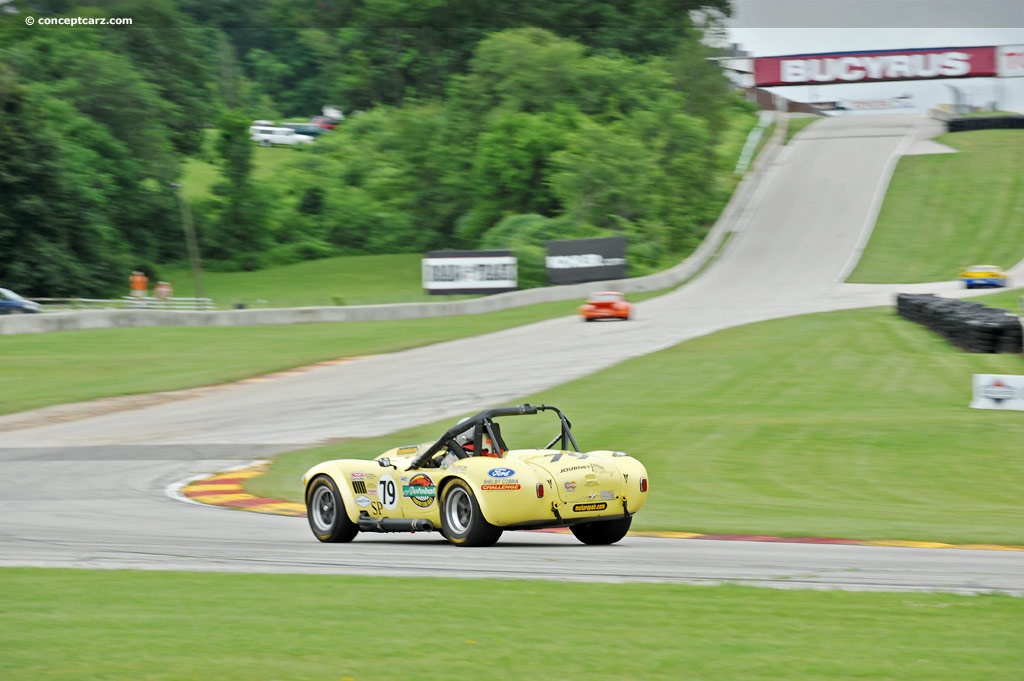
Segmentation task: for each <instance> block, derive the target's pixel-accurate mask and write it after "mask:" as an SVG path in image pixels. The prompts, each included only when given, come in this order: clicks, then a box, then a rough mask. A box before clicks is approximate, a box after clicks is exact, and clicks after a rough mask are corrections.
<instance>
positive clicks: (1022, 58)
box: [996, 45, 1024, 78]
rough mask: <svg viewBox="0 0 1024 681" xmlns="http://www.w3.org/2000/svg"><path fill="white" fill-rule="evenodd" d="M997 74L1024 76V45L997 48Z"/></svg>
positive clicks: (1001, 76) (1003, 76)
mask: <svg viewBox="0 0 1024 681" xmlns="http://www.w3.org/2000/svg"><path fill="white" fill-rule="evenodd" d="M996 74H997V75H998V76H999V77H1000V78H1013V77H1017V76H1024V45H1003V46H1002V47H997V48H996Z"/></svg>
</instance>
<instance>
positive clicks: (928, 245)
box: [849, 130, 1024, 284]
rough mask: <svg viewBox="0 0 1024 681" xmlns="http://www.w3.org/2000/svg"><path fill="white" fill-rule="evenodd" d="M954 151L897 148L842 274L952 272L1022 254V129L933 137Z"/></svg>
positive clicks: (1009, 261) (889, 279) (892, 279)
mask: <svg viewBox="0 0 1024 681" xmlns="http://www.w3.org/2000/svg"><path fill="white" fill-rule="evenodd" d="M936 141H938V142H941V143H942V144H945V145H947V146H950V147H954V148H956V149H958V150H959V151H960V153H957V154H929V155H923V156H905V157H903V158H902V159H900V161H899V165H898V166H897V169H896V173H895V174H894V176H893V178H892V182H891V183H890V185H889V190H888V192H887V193H886V196H885V202H884V203H883V205H882V210H881V212H880V214H879V216H878V222H877V225H876V227H875V229H874V231H873V232H872V234H871V241H870V243H869V244H868V248H867V249H866V250H865V252H864V255H863V256H862V257H861V259H860V262H859V263H858V265H857V267H856V269H855V270H854V271H853V274H852V275H851V276H850V279H849V281H851V282H857V283H868V284H877V283H909V282H921V281H948V280H950V279H955V278H956V276H957V272H958V271H959V270H960V268H962V267H967V266H969V265H980V264H987V265H999V266H1001V267H1004V268H1009V267H1012V266H1013V265H1015V264H1016V263H1017V262H1019V261H1020V260H1021V259H1022V258H1024V239H1022V238H1021V225H1024V130H979V131H975V132H958V133H948V134H945V135H941V136H939V137H937V138H936Z"/></svg>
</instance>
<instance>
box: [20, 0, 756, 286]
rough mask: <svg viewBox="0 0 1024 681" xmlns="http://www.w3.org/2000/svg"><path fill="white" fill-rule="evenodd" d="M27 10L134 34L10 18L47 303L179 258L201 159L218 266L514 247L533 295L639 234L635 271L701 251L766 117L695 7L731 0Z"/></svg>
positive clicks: (30, 212)
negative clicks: (552, 263)
mask: <svg viewBox="0 0 1024 681" xmlns="http://www.w3.org/2000/svg"><path fill="white" fill-rule="evenodd" d="M83 5H84V6H87V7H85V8H83V7H82V6H83ZM18 7H19V8H22V9H23V10H24V11H32V12H34V13H35V14H36V15H37V16H45V15H48V14H52V13H54V12H64V13H66V14H67V15H71V16H95V17H101V16H118V17H131V18H132V19H133V22H134V23H133V25H132V26H130V27H116V28H114V27H97V28H92V27H40V26H37V27H35V28H34V29H30V28H28V27H26V26H25V25H24V23H23V21H22V18H21V17H20V16H18V15H4V16H0V38H2V39H0V74H2V77H0V105H2V107H3V109H2V111H3V114H2V115H3V118H2V119H0V133H2V137H3V139H0V190H2V194H0V195H2V196H3V197H4V200H3V203H2V204H0V252H2V253H4V254H8V253H17V255H16V256H10V257H3V258H0V282H2V283H3V284H4V285H7V286H11V287H13V288H17V289H19V290H22V292H24V293H27V294H29V295H60V294H63V293H67V294H70V293H74V294H77V295H102V294H108V295H110V294H115V293H119V292H120V291H121V289H122V288H123V284H124V280H125V278H126V276H127V271H128V270H130V269H133V268H138V267H144V268H148V269H150V270H153V269H154V268H157V267H159V265H160V264H161V263H168V262H173V261H180V260H184V259H185V247H184V243H183V238H182V230H181V214H180V212H179V210H178V204H177V197H176V195H175V189H174V185H176V184H179V183H180V182H181V181H182V178H181V172H182V170H181V169H182V161H183V159H184V158H185V157H186V156H192V157H195V158H196V159H201V160H204V161H207V162H211V163H213V164H214V165H215V166H216V168H217V173H218V176H219V178H220V179H219V180H218V181H217V182H216V183H215V185H214V186H213V188H212V194H211V195H210V196H209V197H208V198H205V199H199V200H195V201H193V203H192V212H193V213H194V215H195V223H196V226H197V228H198V230H199V233H200V243H201V246H202V256H203V259H204V263H205V264H206V265H207V266H208V267H213V268H220V269H252V268H257V267H262V266H267V265H273V264H281V263H287V262H294V261H296V260H301V259H307V258H316V257H323V256H327V255H332V254H338V253H384V252H417V251H423V250H427V249H433V248H480V247H491V248H496V247H501V248H515V249H516V250H517V253H519V255H520V260H521V266H520V272H521V278H522V280H523V283H525V284H538V283H543V281H542V280H543V267H542V261H543V247H544V242H545V241H546V240H549V239H555V238H572V237H577V236H596V235H603V234H625V235H627V236H628V237H629V239H628V243H629V244H630V246H629V249H630V260H631V265H632V266H633V272H634V273H640V272H643V271H644V270H645V269H650V268H655V267H661V266H664V265H665V264H667V263H668V261H669V260H670V259H671V258H673V257H678V256H679V255H682V254H685V253H686V252H687V251H688V250H689V249H691V248H692V247H693V246H694V245H695V243H697V242H698V241H699V239H700V238H701V237H702V236H703V234H704V231H705V230H706V228H707V226H708V225H709V224H710V222H711V221H712V220H713V219H714V216H715V215H716V214H717V211H718V210H719V209H720V206H721V205H722V202H723V201H724V199H725V193H726V192H727V191H728V189H729V187H728V186H727V185H723V184H722V183H720V182H718V181H716V178H718V177H720V176H721V175H722V172H721V171H722V168H723V164H722V161H721V160H720V159H719V157H718V148H719V147H718V143H719V141H720V139H721V135H722V133H723V131H725V130H726V129H727V128H728V125H729V122H730V121H736V120H737V118H742V119H746V118H750V119H751V120H752V116H750V112H749V110H748V109H746V108H745V106H744V105H742V104H741V103H739V101H738V100H737V99H736V98H735V96H734V95H733V94H732V93H730V91H729V89H728V87H727V83H726V81H725V80H724V78H723V77H722V75H721V74H720V73H719V72H718V70H717V68H716V67H715V65H714V64H713V63H712V62H710V61H708V60H707V59H706V57H707V56H709V51H708V48H706V47H704V46H703V45H701V44H700V42H699V34H698V33H697V32H696V31H695V30H694V28H693V26H692V25H691V23H690V18H689V14H688V12H689V11H690V10H693V9H711V10H718V11H724V12H727V11H728V3H727V0H629V1H625V0H603V1H602V0H593V1H592V2H588V3H578V2H573V1H565V2H551V1H548V2H540V1H539V0H524V1H523V2H517V3H512V4H508V3H506V4H504V5H495V4H494V3H489V2H480V1H477V0H470V1H466V0H416V1H414V0H300V1H298V2H291V1H289V2H286V1H285V0H266V1H265V2H257V3H241V2H223V3H206V2H198V1H197V0H95V1H93V2H89V1H88V0H83V2H80V3H71V2H67V3H63V2H61V3H55V2H35V3H33V2H30V1H29V2H19V3H18ZM324 105H335V106H339V107H341V108H343V109H344V110H345V111H346V113H347V114H348V118H347V119H346V121H345V122H344V124H343V125H342V126H341V128H340V129H339V130H338V131H336V132H333V133H331V134H329V135H326V136H323V137H321V138H319V139H318V141H317V142H316V143H315V144H314V145H312V146H311V147H310V148H303V149H276V150H273V151H274V153H278V152H280V153H281V154H286V155H287V156H288V159H289V162H288V163H286V164H282V170H281V171H280V172H279V173H278V175H277V176H276V177H275V178H274V179H273V181H267V180H266V179H264V180H262V181H260V180H257V179H256V177H255V175H254V173H253V172H252V171H251V163H252V151H253V146H252V143H251V142H250V141H249V140H248V125H249V123H250V122H251V121H252V120H253V119H256V118H272V119H277V120H281V119H283V118H285V117H289V116H291V117H297V118H300V119H301V118H306V117H309V116H310V115H315V114H317V113H319V111H320V108H321V107H322V106H324ZM8 197H11V198H8ZM58 280H59V281H61V282H62V283H61V284H60V285H57V284H56V283H55V282H56V281H58Z"/></svg>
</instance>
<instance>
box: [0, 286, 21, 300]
mask: <svg viewBox="0 0 1024 681" xmlns="http://www.w3.org/2000/svg"><path fill="white" fill-rule="evenodd" d="M0 296H3V297H4V298H6V299H7V300H25V299H24V298H22V297H21V296H19V295H18V294H17V293H15V292H14V291H10V290H8V289H5V288H0Z"/></svg>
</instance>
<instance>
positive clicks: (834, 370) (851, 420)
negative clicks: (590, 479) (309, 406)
mask: <svg viewBox="0 0 1024 681" xmlns="http://www.w3.org/2000/svg"><path fill="white" fill-rule="evenodd" d="M797 348H799V351H796V352H795V351H794V350H795V349H797ZM974 373H1005V374H1021V373H1024V359H1022V357H1021V356H1019V355H976V354H969V353H965V352H962V351H960V350H957V349H955V348H953V347H951V346H950V345H948V344H947V343H946V342H945V341H944V340H943V339H941V338H940V337H939V336H937V335H935V334H934V333H932V332H930V331H928V330H927V329H925V328H924V327H921V326H919V325H917V324H913V323H911V322H908V321H906V320H904V319H902V318H900V317H898V316H897V315H895V313H894V312H893V310H891V309H888V308H874V309H866V310H854V311H844V312H836V313H829V314H820V315H808V316H803V317H796V318H791V319H782V320H775V321H769V322H764V323H761V324H755V325H751V326H746V327H741V328H736V329H730V330H726V331H722V332H719V333H716V334H713V335H711V336H706V337H703V338H698V339H695V340H691V341H688V342H686V343H683V344H681V345H678V346H676V347H673V348H670V349H667V350H664V351H662V352H658V353H655V354H652V355H648V356H645V357H639V358H636V359H632V360H629V361H627V362H624V363H622V364H620V365H617V366H615V367H613V368H610V369H607V370H605V371H602V372H599V373H597V374H594V375H592V376H588V377H585V378H582V379H579V380H576V381H573V382H571V383H567V384H564V385H562V386H558V387H556V388H553V389H551V390H547V391H544V392H543V393H538V394H534V395H529V396H523V401H530V402H544V403H549V404H555V405H558V406H559V407H561V408H562V409H563V410H565V411H566V413H567V414H568V415H569V417H570V418H571V419H572V421H573V426H574V430H575V431H576V434H577V436H578V440H579V442H580V446H581V448H582V449H584V450H586V449H605V448H607V449H621V450H624V451H627V452H630V453H631V454H633V455H635V456H637V457H638V458H639V459H640V460H641V461H643V462H644V464H645V465H646V466H647V468H648V471H649V473H650V476H651V481H652V482H651V496H650V499H649V501H648V504H647V506H646V507H645V508H644V509H643V511H641V512H640V513H639V514H637V516H636V519H635V520H634V525H633V527H634V529H638V530H688V531H693V532H702V533H751V534H775V535H783V536H838V537H850V538H858V539H905V540H931V541H940V542H950V543H976V542H982V543H987V542H991V543H1001V544H1018V545H1024V507H1022V506H1021V504H1020V499H1021V498H1022V497H1024V458H1022V457H1021V456H1020V452H1019V451H1018V449H1019V447H1018V446H1017V443H1019V442H1022V441H1024V419H1022V418H1020V415H1019V413H1017V412H993V411H984V410H972V409H969V408H968V404H969V403H970V399H971V376H972V374H974ZM483 406H486V405H481V407H483ZM449 425H450V423H448V422H447V421H445V422H439V423H435V424H432V425H430V426H425V427H417V428H413V429H410V430H406V431H402V432H399V433H396V434H394V435H391V436H388V437H381V438H374V439H368V440H358V441H348V442H344V443H340V444H336V445H331V446H327V447H321V448H317V449H315V450H311V451H303V452H295V453H291V454H286V455H282V456H279V457H277V458H276V459H275V460H274V462H273V464H272V467H271V469H270V471H269V473H268V474H267V475H265V476H262V477H261V478H257V479H255V480H253V481H251V483H250V489H251V490H252V491H254V492H255V493H257V494H260V495H263V496H268V497H275V498H283V499H290V500H293V501H298V502H301V501H302V490H301V489H300V486H299V483H298V480H299V476H300V475H301V473H302V472H303V471H304V470H305V469H306V468H307V467H308V466H310V465H312V464H313V463H315V462H317V461H320V460H323V459H327V458H370V457H372V456H375V455H376V454H379V453H380V452H382V451H384V450H385V449H387V448H390V447H394V446H397V445H402V444H408V443H413V442H422V441H427V440H431V439H433V438H434V437H436V436H437V434H438V433H440V432H441V431H442V430H443V429H444V428H445V427H447V426H449ZM541 436H542V434H538V435H537V436H536V437H537V439H541ZM506 439H509V440H510V445H511V446H513V447H514V446H515V441H514V440H512V439H510V438H508V437H506Z"/></svg>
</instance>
